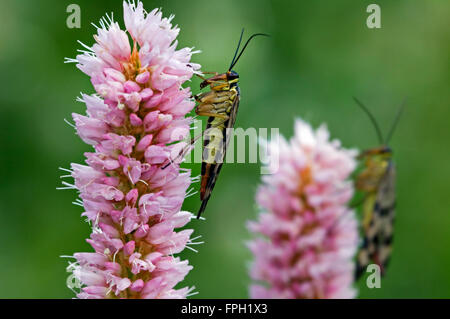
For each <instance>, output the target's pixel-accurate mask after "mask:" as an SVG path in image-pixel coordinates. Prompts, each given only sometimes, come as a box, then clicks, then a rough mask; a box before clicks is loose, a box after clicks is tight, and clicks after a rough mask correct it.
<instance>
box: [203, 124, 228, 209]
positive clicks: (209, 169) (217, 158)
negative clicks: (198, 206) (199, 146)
mask: <svg viewBox="0 0 450 319" xmlns="http://www.w3.org/2000/svg"><path fill="white" fill-rule="evenodd" d="M226 127H227V121H225V122H224V121H223V119H221V118H217V117H210V118H209V119H208V125H207V126H206V130H207V132H206V133H205V141H204V144H203V161H202V172H201V174H202V181H201V186H200V199H201V200H203V199H204V196H205V192H206V188H207V187H208V186H209V184H210V181H211V180H213V179H214V178H215V176H213V174H214V173H213V172H214V171H215V166H216V165H217V163H223V160H224V156H225V154H224V147H225V137H226Z"/></svg>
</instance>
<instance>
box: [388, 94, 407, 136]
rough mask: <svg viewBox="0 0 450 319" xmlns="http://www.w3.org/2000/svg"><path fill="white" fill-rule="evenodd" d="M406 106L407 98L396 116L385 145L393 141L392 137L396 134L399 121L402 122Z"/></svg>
mask: <svg viewBox="0 0 450 319" xmlns="http://www.w3.org/2000/svg"><path fill="white" fill-rule="evenodd" d="M405 105H406V98H405V99H404V100H403V103H402V105H401V106H400V107H399V108H398V111H397V115H396V116H395V119H394V123H392V126H391V129H390V131H389V134H388V136H387V138H386V142H385V145H387V144H388V143H389V141H390V140H391V137H392V135H393V134H394V131H395V128H396V127H397V124H398V121H399V120H400V117H401V116H402V113H403V110H404V109H405Z"/></svg>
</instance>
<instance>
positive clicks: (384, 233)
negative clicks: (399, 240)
mask: <svg viewBox="0 0 450 319" xmlns="http://www.w3.org/2000/svg"><path fill="white" fill-rule="evenodd" d="M395 180H396V170H395V166H394V164H393V163H392V162H390V163H389V167H388V169H387V171H386V175H385V176H384V178H383V180H382V181H381V184H380V188H379V190H378V193H377V200H376V203H375V211H374V213H375V214H376V216H377V218H379V220H380V221H379V226H378V228H379V229H378V234H377V238H376V241H375V242H376V244H377V249H376V254H375V256H374V260H375V262H376V263H377V264H379V265H380V267H381V273H382V274H383V273H384V271H385V269H386V266H387V265H388V263H389V258H390V256H391V252H392V241H393V236H394V219H395Z"/></svg>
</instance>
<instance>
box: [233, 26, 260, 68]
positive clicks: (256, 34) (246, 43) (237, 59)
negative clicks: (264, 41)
mask: <svg viewBox="0 0 450 319" xmlns="http://www.w3.org/2000/svg"><path fill="white" fill-rule="evenodd" d="M258 35H263V36H265V37H269V35H268V34H265V33H255V34H253V35H252V36H251V37H250V38H248V40H247V42H245V45H244V47H243V48H242V50H241V52H240V53H239V55H238V56H237V58H236V60H235V61H234V62H233V63H232V64H231V65H230V68H229V70H231V69H232V68H233V66H235V65H236V63H237V61H239V58H240V57H241V55H242V53H244V50H245V48H246V47H247V45H248V44H249V43H250V40H251V39H253V38H254V37H256V36H258Z"/></svg>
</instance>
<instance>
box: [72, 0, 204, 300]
mask: <svg viewBox="0 0 450 319" xmlns="http://www.w3.org/2000/svg"><path fill="white" fill-rule="evenodd" d="M123 10H124V20H125V26H126V31H125V30H121V29H120V26H119V23H117V22H115V21H114V20H113V19H112V18H110V17H108V18H106V19H102V20H101V22H100V24H99V25H100V27H99V28H97V34H96V35H95V36H94V39H95V43H94V44H93V45H92V47H88V46H84V47H85V50H83V51H81V52H82V53H81V54H79V55H78V56H77V57H76V61H77V67H78V68H79V69H80V70H81V71H82V72H84V73H86V74H87V75H88V76H89V77H90V79H91V83H92V85H93V89H94V90H95V91H96V92H97V94H94V95H92V96H90V95H86V94H82V95H81V98H79V101H81V102H83V103H84V104H85V105H86V113H87V114H86V115H80V114H73V119H74V121H75V126H76V130H77V133H78V135H79V136H80V137H81V139H82V140H83V141H84V142H86V143H88V144H90V145H92V146H93V147H94V151H93V152H87V153H85V154H84V155H85V157H86V163H87V166H86V165H79V164H72V166H71V171H70V172H71V173H70V176H71V177H73V178H74V180H75V181H74V183H73V185H74V186H72V184H68V183H66V184H65V185H66V186H67V187H71V188H72V187H74V188H76V189H77V190H78V191H79V193H80V195H79V196H80V200H81V201H82V206H83V208H84V212H83V213H82V216H86V218H87V219H88V221H89V222H90V225H91V227H92V232H91V234H90V236H89V238H88V239H86V241H87V242H88V243H89V244H90V245H91V246H92V249H93V252H86V253H75V254H74V258H75V260H76V261H75V262H73V263H70V264H69V266H68V268H67V269H68V271H70V272H72V276H73V279H76V282H77V283H78V282H79V283H80V287H78V286H77V287H73V286H72V285H71V286H70V288H71V289H72V290H74V289H78V288H79V290H77V297H78V298H102V299H103V298H105V299H109V298H126V299H128V298H129V299H137V298H186V297H187V294H188V293H189V291H190V289H189V288H188V287H184V288H183V287H181V288H174V287H176V286H177V285H178V284H179V283H180V282H182V281H183V280H184V277H185V276H186V275H187V274H188V273H189V271H190V270H191V269H192V267H191V266H189V265H188V261H187V260H184V261H182V260H180V258H179V257H176V256H174V254H177V253H180V252H181V251H182V250H183V249H184V248H185V247H186V243H187V242H188V241H189V240H190V238H191V234H192V232H193V230H191V229H184V230H181V231H180V230H179V229H178V228H180V227H185V225H186V224H188V222H189V221H190V219H191V216H192V215H191V213H189V212H184V211H181V206H182V204H183V201H184V198H185V196H186V191H187V189H188V187H189V185H190V183H191V177H190V171H189V170H185V169H183V170H182V171H181V170H180V168H179V166H178V165H173V166H170V167H167V169H164V170H163V169H162V165H163V164H164V162H165V160H166V159H167V158H168V156H169V154H171V153H172V152H175V151H176V150H177V149H179V147H180V145H177V143H173V142H175V141H174V140H173V139H171V135H173V134H172V133H173V132H175V133H177V132H178V135H180V136H181V135H182V134H185V135H187V133H186V132H189V131H188V130H189V124H188V120H187V119H185V117H186V114H187V113H188V112H189V111H190V110H191V109H192V108H193V107H194V104H195V103H194V102H193V101H192V99H191V98H190V96H191V94H190V90H189V89H184V88H183V87H182V86H183V84H184V83H185V82H186V81H188V80H189V79H190V78H191V77H192V75H193V74H194V71H196V70H198V69H199V68H200V66H199V65H197V64H195V63H192V62H190V59H191V55H192V53H193V52H192V51H191V49H189V48H183V49H178V50H177V40H176V38H177V36H178V33H179V29H178V28H177V27H174V26H172V24H171V20H172V17H170V18H164V17H163V15H162V13H161V12H160V11H159V10H158V9H155V10H153V11H150V12H149V13H148V11H146V10H144V7H143V4H142V3H141V2H140V1H137V3H135V2H134V1H133V2H130V3H129V2H124V3H123ZM130 42H131V43H130ZM178 144H179V143H178ZM77 204H80V205H81V202H79V201H77ZM71 282H72V283H73V282H74V280H71Z"/></svg>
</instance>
